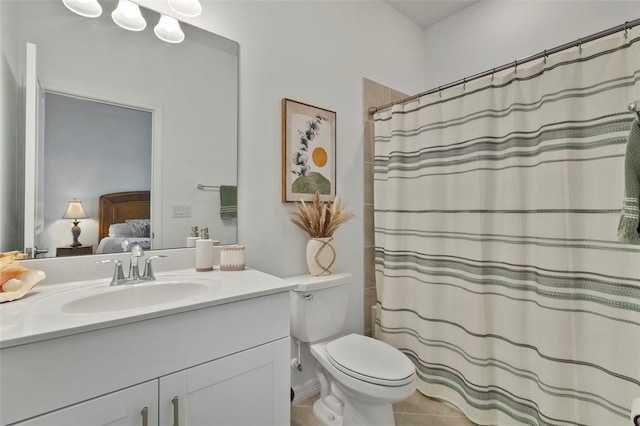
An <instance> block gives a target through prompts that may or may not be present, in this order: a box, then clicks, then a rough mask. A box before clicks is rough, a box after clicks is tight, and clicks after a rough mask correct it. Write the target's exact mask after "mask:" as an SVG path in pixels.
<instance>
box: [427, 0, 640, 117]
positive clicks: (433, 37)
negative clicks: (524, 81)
mask: <svg viewBox="0 0 640 426" xmlns="http://www.w3.org/2000/svg"><path fill="white" fill-rule="evenodd" d="M636 18H640V3H639V2H638V1H562V0H556V1H540V0H524V1H515V0H509V1H506V0H503V1H495V0H482V1H479V2H477V3H474V4H473V5H471V6H469V7H468V8H466V9H463V10H462V11H460V12H459V13H457V14H455V15H453V16H451V17H449V18H447V19H444V20H442V21H440V22H438V23H437V24H435V25H433V26H432V27H430V28H428V29H427V30H425V32H424V42H425V50H424V52H425V56H426V61H427V65H426V67H425V74H424V75H425V89H424V90H429V89H432V88H434V87H438V86H441V85H445V84H447V83H451V82H453V81H456V80H460V79H462V78H465V77H468V76H471V75H473V74H477V73H480V72H483V71H486V70H489V69H492V68H495V67H498V66H500V65H504V64H507V63H510V62H513V61H514V60H516V59H522V58H524V57H527V56H531V55H534V54H536V53H539V52H542V51H544V50H545V49H551V48H553V47H556V46H560V45H562V44H564V43H568V42H572V41H574V40H577V39H579V38H581V37H586V36H588V35H591V34H594V33H597V32H599V31H602V30H605V29H608V28H611V27H614V26H617V25H621V24H623V23H624V22H626V21H631V20H633V19H636ZM625 107H626V106H625V105H621V108H625Z"/></svg>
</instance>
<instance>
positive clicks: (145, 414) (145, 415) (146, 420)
mask: <svg viewBox="0 0 640 426" xmlns="http://www.w3.org/2000/svg"><path fill="white" fill-rule="evenodd" d="M140 414H142V426H149V409H148V408H147V407H144V408H143V409H142V411H141V412H140Z"/></svg>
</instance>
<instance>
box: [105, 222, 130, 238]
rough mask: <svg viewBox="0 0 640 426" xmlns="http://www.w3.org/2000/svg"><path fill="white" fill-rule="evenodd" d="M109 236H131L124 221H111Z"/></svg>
mask: <svg viewBox="0 0 640 426" xmlns="http://www.w3.org/2000/svg"><path fill="white" fill-rule="evenodd" d="M109 236H110V237H133V234H132V233H131V228H130V227H129V225H128V224H126V223H113V224H111V225H109Z"/></svg>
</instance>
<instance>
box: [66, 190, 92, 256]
mask: <svg viewBox="0 0 640 426" xmlns="http://www.w3.org/2000/svg"><path fill="white" fill-rule="evenodd" d="M88 217H89V216H87V213H86V212H85V211H84V208H83V207H82V201H78V200H76V199H75V198H74V199H73V201H69V206H67V211H66V212H65V213H64V215H63V216H62V218H63V219H73V227H72V228H71V234H72V235H73V244H71V247H73V248H76V247H80V246H81V245H82V244H81V243H80V242H79V241H78V237H79V236H80V227H79V226H78V224H79V223H80V222H79V221H78V219H86V218H88Z"/></svg>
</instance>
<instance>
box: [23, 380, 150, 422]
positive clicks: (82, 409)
mask: <svg viewBox="0 0 640 426" xmlns="http://www.w3.org/2000/svg"><path fill="white" fill-rule="evenodd" d="M25 398H28V396H26V395H25ZM145 408H146V412H145V413H143V410H144V409H145ZM157 424H158V381H157V380H152V381H150V382H146V383H142V384H140V385H136V386H133V387H130V388H127V389H123V390H121V391H117V392H114V393H110V394H108V395H104V396H101V397H98V398H95V399H91V400H89V401H85V402H81V403H79V404H75V405H72V406H70V407H67V408H62V409H60V410H56V411H53V412H51V413H49V414H44V415H42V416H38V417H35V418H33V419H31V420H26V421H24V422H20V423H17V424H16V425H18V426H105V425H109V426H147V425H148V426H155V425H157Z"/></svg>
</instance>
